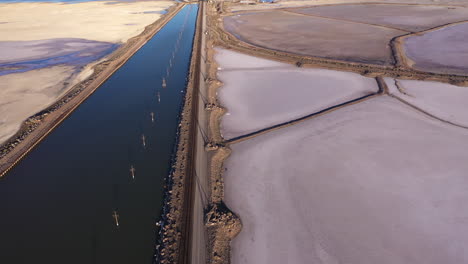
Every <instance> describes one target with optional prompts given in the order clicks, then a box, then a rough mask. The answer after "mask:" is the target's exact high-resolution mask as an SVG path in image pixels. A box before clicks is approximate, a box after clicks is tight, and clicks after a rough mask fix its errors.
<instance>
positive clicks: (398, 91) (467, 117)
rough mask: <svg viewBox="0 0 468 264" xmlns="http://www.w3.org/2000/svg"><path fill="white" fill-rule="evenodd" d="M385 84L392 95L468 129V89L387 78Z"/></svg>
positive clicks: (437, 83) (443, 84) (444, 84)
mask: <svg viewBox="0 0 468 264" xmlns="http://www.w3.org/2000/svg"><path fill="white" fill-rule="evenodd" d="M385 82H386V83H387V86H388V88H389V91H390V93H391V94H393V95H395V96H397V97H399V98H401V99H403V100H405V101H407V102H409V103H411V104H413V105H415V106H417V107H419V108H421V109H423V110H424V111H426V112H428V113H430V114H432V115H434V116H437V117H439V118H441V119H444V120H447V121H449V122H452V123H455V124H458V125H461V126H466V127H468V104H467V102H468V87H460V86H455V85H450V84H446V83H439V82H427V81H416V80H395V79H393V78H385ZM396 84H398V86H399V87H397V85H396Z"/></svg>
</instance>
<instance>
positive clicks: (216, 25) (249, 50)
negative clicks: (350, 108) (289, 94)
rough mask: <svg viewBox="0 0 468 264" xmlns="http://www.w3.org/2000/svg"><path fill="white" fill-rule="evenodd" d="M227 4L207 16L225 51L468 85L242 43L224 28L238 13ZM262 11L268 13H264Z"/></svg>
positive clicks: (464, 79) (452, 78)
mask: <svg viewBox="0 0 468 264" xmlns="http://www.w3.org/2000/svg"><path fill="white" fill-rule="evenodd" d="M229 5H230V4H228V3H223V4H219V5H218V6H217V9H218V10H217V12H216V13H214V14H212V17H210V19H211V20H212V23H213V26H211V27H209V28H210V34H211V35H213V36H212V37H213V39H214V40H215V41H214V45H216V46H222V47H225V48H227V49H231V50H235V51H238V52H241V53H245V54H248V55H252V56H256V57H262V58H266V59H269V60H275V61H280V62H285V63H290V64H296V63H297V62H301V63H302V66H303V67H310V68H317V67H318V68H325V69H331V70H339V71H349V72H356V73H359V74H362V75H364V76H371V77H375V76H388V77H393V78H399V79H413V80H428V81H429V80H430V81H438V82H445V83H450V84H454V85H459V86H468V76H460V75H453V74H437V73H428V72H422V71H417V70H414V69H411V68H408V67H405V66H404V65H399V66H398V67H394V66H381V65H374V64H366V63H357V62H348V61H340V60H332V59H323V58H318V57H313V56H303V55H298V54H292V53H287V52H283V51H276V50H270V49H267V48H263V47H259V46H255V45H252V44H249V43H246V42H243V41H241V40H239V39H238V38H236V37H235V36H234V35H232V34H231V33H229V32H227V31H226V30H225V29H224V26H223V17H225V16H230V15H234V14H237V13H231V12H226V11H224V10H225V7H226V6H228V7H229ZM275 10H277V9H275ZM262 12H267V11H265V10H263V11H262Z"/></svg>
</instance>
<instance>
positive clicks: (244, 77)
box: [216, 48, 378, 139]
mask: <svg viewBox="0 0 468 264" xmlns="http://www.w3.org/2000/svg"><path fill="white" fill-rule="evenodd" d="M216 51H217V54H216V62H217V63H218V65H219V66H220V70H218V78H219V80H221V81H222V82H223V86H222V87H221V88H220V89H219V92H218V96H219V100H220V102H221V104H222V105H223V107H225V108H226V109H227V113H226V115H224V116H223V118H222V120H221V132H222V135H223V137H224V138H225V139H231V138H235V137H238V136H241V135H245V134H248V133H252V132H255V131H258V130H261V129H264V128H267V127H270V126H274V125H277V124H280V123H283V122H287V121H291V120H294V119H297V118H301V117H304V116H307V115H310V114H312V113H315V112H318V111H320V110H323V109H326V108H329V107H332V106H335V105H338V104H341V103H344V102H347V101H351V100H353V99H356V98H359V97H363V96H366V95H370V94H374V93H377V92H378V85H377V82H376V80H375V79H373V78H367V77H363V76H361V75H359V74H356V73H350V72H340V71H332V70H325V69H306V68H297V67H295V66H293V65H290V64H286V63H279V62H275V61H270V60H265V59H260V58H257V57H254V56H247V55H244V54H241V53H237V52H233V51H229V50H224V49H219V48H218V49H216ZM255 65H257V67H255Z"/></svg>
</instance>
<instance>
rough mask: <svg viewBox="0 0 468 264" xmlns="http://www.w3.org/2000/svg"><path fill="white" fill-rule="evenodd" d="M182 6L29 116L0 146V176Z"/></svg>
mask: <svg viewBox="0 0 468 264" xmlns="http://www.w3.org/2000/svg"><path fill="white" fill-rule="evenodd" d="M182 7H183V5H176V6H174V7H173V8H170V9H169V12H168V13H167V14H165V15H164V16H163V17H162V18H161V19H159V20H158V21H156V22H154V23H152V24H151V25H149V26H147V27H146V28H145V29H144V31H143V32H142V33H141V34H140V35H138V36H136V37H133V38H130V39H129V40H128V41H127V42H126V43H125V44H124V45H122V46H121V47H120V48H119V49H118V50H117V51H115V52H114V53H112V54H111V55H110V56H109V57H108V58H107V60H105V61H103V62H100V63H99V64H97V65H95V66H94V67H93V72H92V74H91V75H90V76H89V77H88V78H86V80H84V81H82V82H80V83H78V84H76V85H75V86H73V88H71V89H70V91H69V92H68V93H66V94H65V95H64V96H63V97H61V98H60V99H59V100H58V101H57V102H56V103H54V104H53V105H51V106H50V107H48V108H47V109H46V110H44V111H41V112H40V113H38V114H36V115H34V116H32V117H30V118H28V119H27V120H26V121H25V122H24V123H23V125H22V126H21V128H20V130H19V132H17V133H16V134H15V135H14V136H13V137H12V138H10V139H9V140H8V141H7V142H6V143H5V144H3V145H2V146H1V147H0V177H1V176H4V175H5V174H6V172H7V171H8V170H9V169H10V168H11V167H13V166H14V165H15V164H16V163H17V162H18V161H19V160H20V159H21V158H22V157H23V156H24V155H26V154H27V153H28V152H29V151H30V150H31V149H32V148H33V147H34V146H35V145H36V144H37V143H39V142H40V140H42V139H43V138H44V137H45V136H46V135H47V134H48V133H49V132H50V131H52V130H53V129H54V128H55V127H56V126H57V125H58V124H59V123H60V122H61V121H63V120H64V119H65V118H66V117H67V116H68V115H69V114H70V113H71V112H72V111H73V110H74V109H75V108H76V107H78V105H79V104H80V103H81V102H83V101H84V100H85V99H86V98H87V97H88V96H89V95H91V94H92V93H93V92H94V91H95V90H96V89H97V88H98V87H99V86H100V85H101V84H102V83H103V82H104V81H105V80H106V79H107V78H109V76H111V75H112V73H114V72H115V71H116V70H117V69H118V68H119V67H121V66H122V65H123V64H124V63H125V62H126V61H127V60H128V59H129V58H130V57H131V56H132V55H133V54H134V53H135V52H136V51H137V50H138V49H139V48H140V47H141V46H143V45H144V44H145V43H146V42H147V41H148V40H149V39H150V38H151V37H152V36H153V35H154V34H155V33H156V32H157V31H158V30H159V29H160V28H162V27H163V26H164V25H165V24H166V23H167V22H168V21H169V20H170V19H171V18H172V17H173V16H174V15H175V14H176V13H177V12H178V11H179V10H180V9H181V8H182Z"/></svg>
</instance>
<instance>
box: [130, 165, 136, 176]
mask: <svg viewBox="0 0 468 264" xmlns="http://www.w3.org/2000/svg"><path fill="white" fill-rule="evenodd" d="M130 175H132V179H135V167H133V165H131V166H130Z"/></svg>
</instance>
